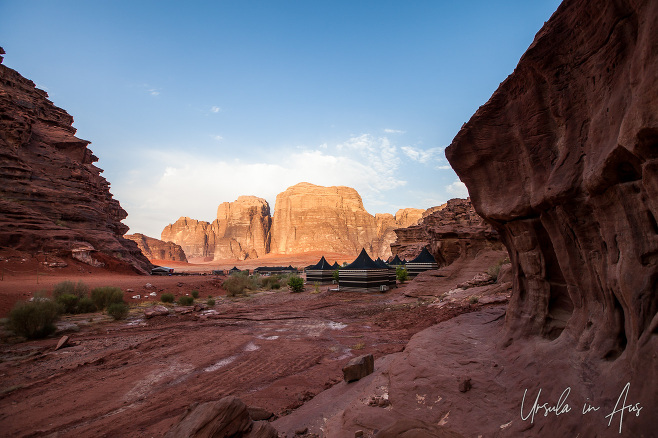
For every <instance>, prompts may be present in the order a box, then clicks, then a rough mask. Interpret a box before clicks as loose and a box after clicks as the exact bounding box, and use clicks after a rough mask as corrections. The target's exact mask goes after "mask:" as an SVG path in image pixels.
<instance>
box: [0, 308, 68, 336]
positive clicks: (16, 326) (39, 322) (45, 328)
mask: <svg viewBox="0 0 658 438" xmlns="http://www.w3.org/2000/svg"><path fill="white" fill-rule="evenodd" d="M59 310H60V309H59V306H58V305H57V303H55V302H54V301H51V300H46V299H37V300H34V301H32V302H24V301H23V302H18V303H16V305H15V306H14V308H13V309H11V312H10V313H9V328H10V329H11V330H12V331H13V332H14V333H16V334H17V335H20V336H25V337H26V338H28V339H35V338H44V337H46V336H48V335H49V334H51V333H53V332H54V331H55V322H56V321H57V319H58V318H59Z"/></svg>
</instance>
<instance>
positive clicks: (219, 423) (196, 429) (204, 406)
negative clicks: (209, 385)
mask: <svg viewBox="0 0 658 438" xmlns="http://www.w3.org/2000/svg"><path fill="white" fill-rule="evenodd" d="M252 423H253V422H252V420H251V418H249V412H248V411H247V406H246V405H245V404H244V403H243V402H242V401H241V400H240V399H239V398H236V397H224V398H223V399H221V400H219V401H211V402H206V403H201V404H199V405H197V406H195V407H193V408H192V409H190V410H188V411H187V412H186V413H185V414H184V415H183V417H182V418H181V419H180V421H179V422H178V423H177V424H176V425H174V426H173V427H172V428H171V429H170V430H169V432H167V434H165V437H166V438H188V437H189V438H191V437H194V438H220V437H225V438H229V437H242V436H247V435H246V434H247V433H248V432H249V431H250V429H251V427H252ZM249 436H250V435H249ZM255 436H256V435H254V437H255ZM258 436H259V437H260V436H263V437H265V436H269V435H258Z"/></svg>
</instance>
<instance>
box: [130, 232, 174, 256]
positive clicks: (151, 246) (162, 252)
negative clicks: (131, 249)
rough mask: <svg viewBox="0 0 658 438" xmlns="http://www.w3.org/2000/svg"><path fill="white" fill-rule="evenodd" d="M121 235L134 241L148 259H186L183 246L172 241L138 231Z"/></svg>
mask: <svg viewBox="0 0 658 438" xmlns="http://www.w3.org/2000/svg"><path fill="white" fill-rule="evenodd" d="M123 237H125V238H126V239H129V240H132V241H133V242H135V243H136V244H137V246H139V249H140V250H141V251H142V254H144V255H145V256H146V257H147V258H148V259H149V260H173V261H179V262H186V261H187V258H186V257H185V253H184V252H183V248H181V247H180V245H176V244H175V243H174V242H163V241H162V240H159V239H154V238H152V237H148V236H145V235H143V234H140V233H135V234H126V235H125V236H123Z"/></svg>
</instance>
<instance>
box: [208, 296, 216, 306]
mask: <svg viewBox="0 0 658 438" xmlns="http://www.w3.org/2000/svg"><path fill="white" fill-rule="evenodd" d="M206 304H208V305H209V306H214V305H215V300H213V299H212V298H210V299H208V301H206Z"/></svg>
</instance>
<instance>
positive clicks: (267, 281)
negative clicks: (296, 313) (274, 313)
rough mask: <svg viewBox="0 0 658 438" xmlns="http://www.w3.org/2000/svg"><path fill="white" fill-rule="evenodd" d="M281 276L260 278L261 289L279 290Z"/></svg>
mask: <svg viewBox="0 0 658 438" xmlns="http://www.w3.org/2000/svg"><path fill="white" fill-rule="evenodd" d="M280 281H281V276H280V275H272V276H270V277H262V279H261V287H262V288H263V289H268V290H269V289H279V288H281V283H280Z"/></svg>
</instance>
